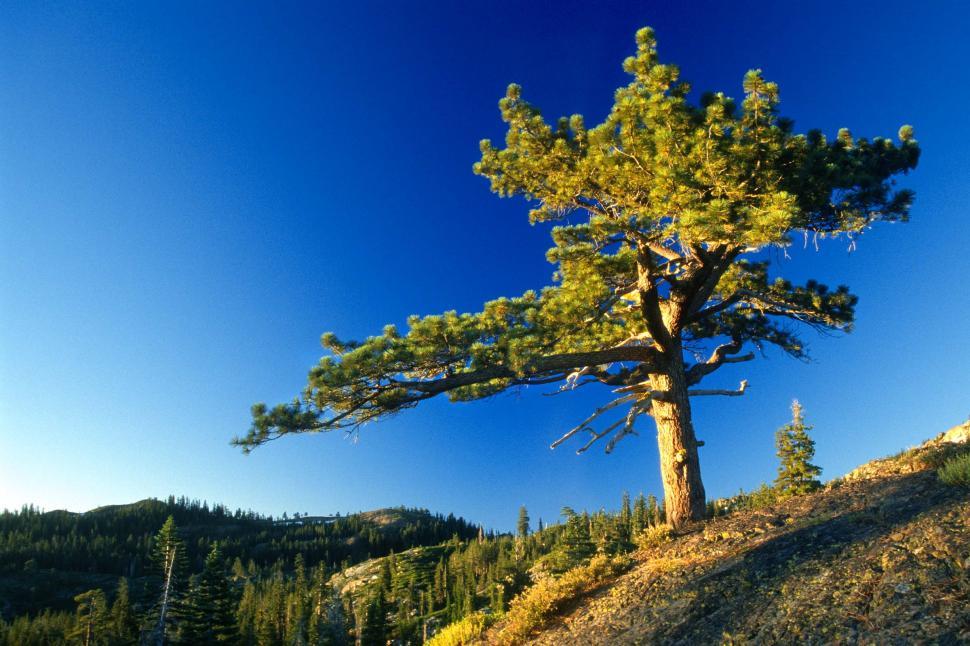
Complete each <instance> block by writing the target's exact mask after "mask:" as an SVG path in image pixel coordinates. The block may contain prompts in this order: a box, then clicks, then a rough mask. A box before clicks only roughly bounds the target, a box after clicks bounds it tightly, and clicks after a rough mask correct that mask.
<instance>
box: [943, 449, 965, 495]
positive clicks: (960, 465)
mask: <svg viewBox="0 0 970 646" xmlns="http://www.w3.org/2000/svg"><path fill="white" fill-rule="evenodd" d="M937 475H938V476H939V478H940V482H942V483H944V484H948V485H953V486H955V487H970V451H967V452H965V453H961V454H958V455H955V456H953V457H951V458H949V459H948V460H947V461H946V462H944V463H943V466H941V467H940V468H939V470H938V471H937Z"/></svg>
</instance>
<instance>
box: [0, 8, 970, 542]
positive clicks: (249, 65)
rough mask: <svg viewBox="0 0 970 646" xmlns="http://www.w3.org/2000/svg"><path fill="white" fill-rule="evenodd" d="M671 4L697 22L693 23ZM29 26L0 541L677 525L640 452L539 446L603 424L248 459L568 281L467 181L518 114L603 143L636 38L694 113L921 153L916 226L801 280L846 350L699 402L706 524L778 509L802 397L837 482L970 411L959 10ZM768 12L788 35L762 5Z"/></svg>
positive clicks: (582, 400)
mask: <svg viewBox="0 0 970 646" xmlns="http://www.w3.org/2000/svg"><path fill="white" fill-rule="evenodd" d="M675 4H684V5H687V4H689V5H691V6H689V7H675ZM916 4H917V3H912V2H897V3H887V2H873V3H869V4H865V3H854V2H838V3H830V4H824V3H808V4H806V3H764V2H757V3H754V2H752V3H737V2H735V3H700V2H698V3H661V2H643V3H626V4H620V3H617V4H612V3H603V2H595V3H594V2H590V3H585V4H584V3H542V2H521V3H496V2H488V3H457V2H455V3H444V2H441V3H431V2H427V3H417V2H415V3H397V2H384V3H372V2H354V3H346V4H344V5H343V6H339V5H337V4H330V5H327V4H324V3H313V4H307V5H300V4H298V3H292V2H291V3H264V4H262V5H257V4H255V3H242V4H240V3H225V4H216V3H205V4H204V6H200V5H201V3H170V2H165V3H161V2H138V3H64V4H60V3H36V2H24V3H17V2H5V3H3V6H2V7H0V508H2V507H17V506H19V505H21V504H22V503H27V502H33V503H36V504H39V505H42V506H43V507H45V508H47V509H54V508H68V509H72V510H84V509H88V508H91V507H94V506H97V505H101V504H108V503H119V502H126V501H132V500H136V499H139V498H143V497H146V496H159V497H161V496H165V495H168V494H169V493H174V494H185V495H188V496H190V497H197V498H205V499H208V500H210V501H221V502H225V503H227V504H229V505H231V506H242V507H247V508H254V509H256V510H259V511H263V512H267V513H274V514H279V513H282V512H283V511H288V512H291V513H292V512H293V511H300V512H312V513H324V512H331V511H338V510H339V511H344V512H346V511H352V510H359V509H367V508H374V507H380V506H386V505H397V504H407V505H417V506H424V507H428V508H431V509H432V510H436V511H442V512H445V513H447V512H449V511H453V512H455V513H458V514H462V515H465V516H467V517H468V518H470V519H472V520H474V521H479V522H483V523H486V524H487V525H489V526H492V527H497V528H500V529H507V528H510V527H511V526H512V524H513V523H514V519H515V515H516V510H517V508H518V506H519V505H520V504H525V505H527V506H528V508H529V509H530V511H531V512H532V516H533V518H534V519H535V518H537V517H539V516H543V517H544V518H545V519H546V520H547V521H548V520H550V519H552V518H553V517H555V516H556V514H557V513H558V510H559V508H560V507H561V506H562V505H564V504H569V505H572V506H574V507H579V508H582V507H586V508H598V507H600V506H607V507H615V506H616V505H617V502H618V498H619V495H620V492H621V491H622V490H624V489H627V490H629V491H631V492H633V493H636V492H638V491H641V490H642V491H644V492H651V491H653V492H656V493H659V492H660V485H659V477H658V474H657V454H656V445H655V440H654V433H653V429H652V425H650V424H649V423H648V424H645V425H644V427H643V430H642V433H641V437H640V438H631V439H629V440H627V441H624V442H623V443H621V444H620V446H619V447H618V449H617V451H616V452H615V453H614V454H613V455H611V456H605V455H603V454H602V450H601V449H594V450H591V451H590V452H589V453H588V454H586V455H584V456H577V455H575V454H574V453H573V449H574V448H575V446H566V447H563V448H561V449H559V450H557V451H550V450H549V448H548V444H549V442H550V441H551V440H553V439H554V438H556V437H558V435H559V434H561V433H562V432H563V431H564V430H565V429H567V428H569V426H570V425H572V424H573V423H575V422H577V421H578V420H579V419H581V418H582V417H583V416H585V414H586V413H588V412H589V410H590V408H591V407H592V406H593V405H594V404H595V403H596V402H597V401H602V399H601V398H602V397H603V396H605V393H603V392H590V393H581V392H580V393H576V394H575V395H567V396H562V397H557V398H552V399H550V398H547V397H542V396H541V394H540V393H541V392H543V390H542V389H539V388H533V389H531V390H529V391H522V392H519V393H517V394H510V395H504V396H500V397H497V398H494V399H492V400H488V401H484V402H477V403H471V404H460V405H452V404H449V403H447V402H445V401H440V402H438V401H434V402H431V403H428V404H427V405H424V406H422V407H421V408H419V409H416V410H412V411H409V412H407V413H405V414H403V415H400V416H398V417H396V418H394V419H392V420H390V421H388V422H385V423H381V424H379V425H374V426H371V427H368V428H367V429H365V431H364V433H363V434H362V435H361V438H360V442H359V443H357V444H354V443H352V442H349V441H346V440H344V439H342V438H341V437H339V436H337V435H323V436H309V437H300V438H293V439H289V440H285V441H280V442H275V443H272V444H270V445H268V446H266V447H264V448H262V449H259V450H257V451H256V452H255V453H254V454H253V455H251V456H249V457H244V456H243V455H241V454H240V453H239V452H238V451H237V450H235V449H233V448H231V447H230V446H229V445H228V440H229V439H230V437H232V436H233V435H235V434H240V433H243V432H244V431H245V430H246V428H247V426H248V423H249V412H248V411H249V406H250V405H251V404H252V403H253V402H255V401H259V400H265V401H267V402H269V403H277V402H279V401H284V400H287V399H289V398H290V397H292V396H293V395H294V394H296V393H297V392H298V391H299V389H300V388H301V387H302V386H303V384H304V383H305V376H306V372H307V369H308V368H309V367H310V366H311V365H312V364H313V363H314V362H315V361H316V360H317V359H318V358H319V356H320V354H321V352H322V351H321V349H320V347H319V345H318V338H319V335H320V334H321V333H322V332H324V331H327V330H333V331H335V332H337V333H338V334H339V335H340V336H342V337H349V338H354V337H362V336H365V335H367V334H369V333H375V332H378V331H379V330H380V329H381V327H382V326H383V324H385V323H388V322H394V323H398V324H400V323H402V322H403V320H404V319H405V317H406V316H407V315H409V314H412V313H416V314H430V313H437V312H440V311H444V310H448V309H457V310H459V311H475V310H476V309H477V308H478V307H479V305H480V304H481V303H482V302H483V301H485V300H489V299H491V298H494V297H497V296H502V295H509V296H511V295H517V294H520V293H521V292H523V291H524V290H526V289H530V288H539V287H541V286H543V285H544V284H547V283H548V281H549V277H550V274H551V271H552V268H551V266H550V265H548V264H547V263H546V262H545V260H544V258H543V252H544V250H545V249H546V247H547V246H548V244H549V242H548V240H549V238H548V229H546V228H545V227H530V226H529V225H528V223H527V219H526V215H525V214H526V210H527V205H526V203H525V202H523V201H521V200H500V199H499V198H497V197H495V196H494V195H492V194H490V193H489V191H488V186H487V182H486V181H485V180H483V179H481V178H478V177H475V176H474V175H473V174H472V172H471V165H472V163H473V162H474V161H476V159H477V153H478V141H479V140H480V139H481V138H483V137H492V138H494V139H500V138H501V136H502V135H503V132H504V131H503V128H502V123H501V121H500V120H499V116H498V111H497V107H496V102H497V100H498V99H499V98H500V97H501V96H502V94H503V92H504V89H505V86H506V85H507V84H508V83H509V82H512V81H515V82H518V83H521V84H522V85H523V86H524V88H525V96H526V97H527V98H528V99H529V100H530V101H533V102H534V103H536V104H538V105H539V106H541V107H542V108H543V110H544V112H545V114H546V115H547V116H549V117H551V118H554V117H557V116H559V115H561V114H571V113H574V112H580V113H583V114H585V115H586V116H587V122H588V123H595V122H598V121H599V120H600V119H601V118H602V117H603V116H604V115H605V114H606V112H607V111H608V109H609V107H610V105H611V99H612V92H613V90H614V88H616V87H618V86H619V85H622V84H625V83H626V82H627V78H626V77H625V75H624V74H623V72H622V71H621V69H620V63H621V61H622V59H623V58H624V57H625V56H626V55H628V54H629V53H631V52H632V51H633V49H634V46H633V34H634V32H635V30H636V29H637V28H638V27H641V26H643V25H651V26H653V27H654V28H655V29H656V32H657V36H658V39H659V43H660V52H661V57H662V59H663V60H665V61H670V62H676V63H678V64H679V65H680V66H681V69H682V71H683V74H684V76H685V77H686V78H688V79H689V80H691V81H692V83H693V85H694V87H695V88H697V89H699V90H703V89H712V90H723V91H725V92H727V93H728V94H731V95H734V96H737V95H739V94H740V84H741V78H742V76H743V74H744V72H745V71H746V70H747V69H749V68H753V67H761V68H763V69H764V70H765V73H766V75H767V76H768V77H769V78H770V79H772V80H776V81H778V82H779V83H780V85H781V91H782V102H783V104H782V107H783V112H784V113H785V114H786V115H787V116H790V117H793V118H794V119H795V120H796V124H797V125H798V127H799V128H801V129H808V128H812V127H818V128H822V129H823V130H824V131H826V132H828V133H830V134H834V133H835V131H836V130H837V128H839V127H840V126H847V127H849V128H851V129H852V130H853V132H854V133H856V134H858V135H864V136H873V135H888V136H894V135H895V133H896V131H897V129H898V127H899V126H900V125H901V124H903V123H911V124H913V125H914V126H915V127H916V135H917V138H918V139H919V140H920V142H921V144H922V146H923V151H924V154H923V159H922V161H921V163H920V166H919V168H918V169H917V171H916V172H915V173H914V174H912V175H911V176H909V177H907V178H905V180H904V183H905V185H907V186H910V187H912V188H914V189H915V190H916V191H917V201H916V204H915V208H914V209H913V219H912V222H911V223H909V224H905V225H893V226H882V227H878V228H877V229H876V230H874V231H872V232H871V233H870V234H868V235H867V236H866V237H864V238H863V239H862V240H861V241H860V243H859V246H858V249H857V250H856V251H855V252H854V253H852V254H851V255H850V254H849V253H847V249H846V243H845V241H836V242H831V243H828V244H826V245H825V246H824V248H823V250H822V251H821V252H816V251H814V250H813V249H808V250H803V249H801V247H800V246H799V247H798V248H796V249H792V250H791V251H790V254H791V256H792V259H791V260H784V261H782V262H781V263H780V269H782V270H783V271H784V273H785V275H788V276H791V277H793V278H795V279H804V278H806V277H809V276H813V277H817V278H819V279H821V280H823V281H826V282H830V283H833V284H837V283H840V282H845V283H847V284H849V285H850V286H851V287H852V288H853V289H854V291H855V292H856V293H857V294H859V295H860V297H861V301H860V305H859V309H858V324H857V331H856V332H855V333H853V334H851V335H849V336H842V337H819V336H817V335H815V334H814V333H810V332H809V333H807V334H806V338H808V340H809V341H810V342H811V347H812V350H813V355H814V361H813V362H812V363H808V364H803V363H799V362H796V361H794V360H791V359H788V358H785V357H782V356H780V355H779V354H778V353H771V352H769V353H768V356H767V358H766V359H764V360H761V361H759V362H756V363H750V364H743V365H742V366H737V367H732V368H730V369H725V370H723V371H721V372H720V373H718V375H717V376H716V377H712V378H711V379H710V380H709V382H706V383H711V384H713V385H722V386H724V387H728V386H732V387H733V386H734V385H736V383H737V381H738V380H739V379H740V378H742V377H747V378H748V379H749V381H750V382H751V389H750V391H749V392H748V394H747V395H745V397H743V398H737V399H736V398H731V399H722V398H718V399H705V400H704V401H698V402H697V404H696V408H695V420H696V425H697V429H698V434H699V436H700V437H701V438H702V439H704V440H705V441H706V443H707V445H706V447H705V448H704V449H702V455H701V457H702V466H703V472H704V477H705V481H706V484H707V487H708V492H709V494H711V495H713V496H716V495H726V494H730V493H733V492H734V491H736V490H737V489H738V488H739V487H745V488H750V487H753V486H756V485H757V484H758V483H760V482H761V481H762V480H770V479H771V478H773V476H774V469H775V461H774V455H773V434H774V431H775V429H776V428H777V427H778V426H780V425H781V424H783V423H784V422H785V421H786V420H787V418H788V416H789V411H788V405H789V402H790V400H791V399H792V398H793V397H799V398H800V399H801V400H802V402H803V404H804V405H805V407H806V410H807V416H808V419H809V421H811V422H813V423H814V424H815V437H816V439H817V442H818V453H817V461H818V463H819V464H821V465H822V466H823V467H824V469H825V475H826V476H828V477H831V476H835V475H839V474H841V473H843V472H844V471H846V470H848V469H849V468H851V467H852V466H854V465H856V464H857V463H859V462H862V461H864V460H867V459H870V458H873V457H876V456H880V455H884V454H886V453H890V452H893V451H895V450H898V449H900V448H902V447H904V446H907V445H911V444H914V443H916V442H918V441H921V440H922V439H924V438H926V437H929V436H930V435H933V434H935V433H938V432H940V431H942V430H944V429H945V428H947V427H949V426H951V425H953V424H956V423H958V422H960V421H962V420H963V419H965V418H966V415H967V413H968V412H970V397H968V393H970V377H968V370H967V366H968V365H970V344H968V342H967V334H966V329H967V327H968V321H970V288H968V281H970V262H968V255H970V227H968V224H967V223H968V217H970V215H968V204H970V125H968V124H970V119H968V118H967V114H966V106H967V105H970V72H968V67H967V61H968V60H970V46H968V45H967V40H966V33H965V32H966V28H967V25H970V9H967V7H968V6H970V5H967V4H966V3H962V2H938V3H922V4H924V5H932V7H933V8H932V9H931V8H929V7H928V6H920V7H917V6H916ZM772 5H774V6H772Z"/></svg>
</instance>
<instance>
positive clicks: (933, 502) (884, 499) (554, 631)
mask: <svg viewBox="0 0 970 646" xmlns="http://www.w3.org/2000/svg"><path fill="white" fill-rule="evenodd" d="M968 439H970V423H968V424H966V425H961V426H959V427H956V428H954V429H952V430H951V431H949V432H948V433H946V434H943V435H941V436H939V437H937V438H936V439H934V440H931V441H929V442H927V443H925V444H923V445H921V446H920V447H917V448H915V449H911V450H909V451H906V452H904V453H901V454H899V455H897V456H894V457H892V458H886V459H883V460H877V461H874V462H871V463H869V464H867V465H864V466H862V467H860V468H858V469H856V470H855V471H853V472H852V473H850V474H848V475H847V476H846V477H844V478H841V479H838V480H836V481H833V482H831V483H829V484H828V485H827V486H826V487H825V488H824V489H823V490H821V491H819V492H818V493H815V494H811V495H806V496H800V497H797V498H793V499H790V500H788V501H785V502H783V503H780V504H778V505H775V506H772V507H769V508H764V509H760V510H757V511H750V512H740V513H736V514H734V515H731V516H728V517H724V518H719V519H716V520H713V521H710V522H708V523H705V524H703V525H702V526H698V527H696V528H693V529H692V531H690V532H687V533H685V534H683V535H681V536H678V537H675V538H673V539H672V540H669V541H667V542H664V543H662V544H660V545H657V546H654V547H652V548H650V549H646V550H642V551H641V552H639V553H638V554H637V557H636V558H637V563H636V565H635V566H634V567H633V568H632V569H631V570H630V571H628V572H627V573H626V574H623V575H621V576H620V577H618V578H617V579H616V580H614V581H613V582H612V583H609V584H607V585H606V586H604V587H602V588H600V589H599V590H598V591H597V592H595V593H594V594H592V595H590V596H588V597H587V598H585V599H581V600H577V601H576V602H575V603H573V604H571V606H569V607H567V609H566V611H565V612H564V614H561V615H560V616H559V617H557V618H556V619H555V621H554V622H552V623H551V624H547V625H546V626H545V628H544V629H543V631H542V632H540V633H538V634H535V635H534V642H533V643H538V644H549V645H553V644H554V645H556V646H560V645H563V644H683V645H696V644H725V643H726V644H746V643H752V644H844V643H851V644H856V643H858V644H909V643H932V644H958V643H970V489H968V488H963V487H956V486H948V485H945V484H943V483H941V482H940V481H939V480H938V478H937V474H936V469H937V468H938V467H939V465H940V464H942V462H943V461H944V460H945V459H946V458H947V457H949V456H952V455H954V454H956V453H960V452H963V451H966V450H967V449H968V444H967V441H968ZM501 629H502V625H501V622H500V623H499V624H498V625H497V626H495V627H494V628H493V629H492V630H491V631H490V632H489V633H487V635H486V641H490V642H492V641H498V640H499V637H500V635H501V632H500V631H501Z"/></svg>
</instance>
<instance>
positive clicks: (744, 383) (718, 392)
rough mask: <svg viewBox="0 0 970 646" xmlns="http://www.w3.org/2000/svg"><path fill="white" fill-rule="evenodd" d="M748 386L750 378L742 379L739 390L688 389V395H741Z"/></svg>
mask: <svg viewBox="0 0 970 646" xmlns="http://www.w3.org/2000/svg"><path fill="white" fill-rule="evenodd" d="M747 388H748V380H747V379H742V380H741V385H740V387H739V388H738V389H737V390H688V391H687V396H688V397H706V396H709V395H724V396H725V397H740V396H741V395H743V394H744V391H745V390H747Z"/></svg>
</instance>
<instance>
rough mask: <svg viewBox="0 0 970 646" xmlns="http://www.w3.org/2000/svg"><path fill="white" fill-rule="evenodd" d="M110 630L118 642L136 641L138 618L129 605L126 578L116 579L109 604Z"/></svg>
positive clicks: (129, 642) (128, 642) (129, 599)
mask: <svg viewBox="0 0 970 646" xmlns="http://www.w3.org/2000/svg"><path fill="white" fill-rule="evenodd" d="M111 630H112V632H113V635H114V638H115V641H116V642H117V643H119V644H132V643H135V642H137V641H138V618H137V616H136V615H135V610H134V608H132V605H131V598H130V596H129V590H128V579H126V578H124V577H122V578H121V579H120V580H119V581H118V590H117V592H116V593H115V600H114V603H112V604H111Z"/></svg>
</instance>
